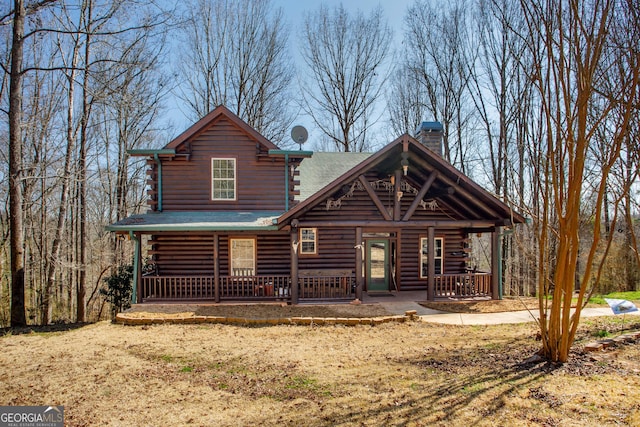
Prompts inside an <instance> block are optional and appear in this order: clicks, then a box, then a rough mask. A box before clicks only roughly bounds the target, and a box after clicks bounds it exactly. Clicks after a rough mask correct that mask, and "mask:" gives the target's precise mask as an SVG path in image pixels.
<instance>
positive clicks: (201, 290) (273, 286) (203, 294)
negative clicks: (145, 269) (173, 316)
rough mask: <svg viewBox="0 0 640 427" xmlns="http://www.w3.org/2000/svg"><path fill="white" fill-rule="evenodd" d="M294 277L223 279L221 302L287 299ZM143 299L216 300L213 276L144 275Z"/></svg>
mask: <svg viewBox="0 0 640 427" xmlns="http://www.w3.org/2000/svg"><path fill="white" fill-rule="evenodd" d="M290 288H291V277H290V276H285V275H271V276H221V277H220V299H278V298H282V299H286V298H289V296H290V295H291V289H290ZM140 293H141V300H142V301H152V300H180V299H187V300H199V299H202V300H212V299H214V298H215V284H214V278H213V276H142V283H141V289H140Z"/></svg>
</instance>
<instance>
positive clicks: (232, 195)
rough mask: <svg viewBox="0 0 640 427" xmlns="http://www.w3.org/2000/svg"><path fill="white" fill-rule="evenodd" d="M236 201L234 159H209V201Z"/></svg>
mask: <svg viewBox="0 0 640 427" xmlns="http://www.w3.org/2000/svg"><path fill="white" fill-rule="evenodd" d="M235 199H236V159H229V158H213V159H211V200H235Z"/></svg>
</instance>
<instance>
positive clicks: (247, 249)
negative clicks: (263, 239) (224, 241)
mask: <svg viewBox="0 0 640 427" xmlns="http://www.w3.org/2000/svg"><path fill="white" fill-rule="evenodd" d="M229 248H230V254H229V260H230V263H231V275H232V276H255V275H256V274H255V273H256V240H255V239H229Z"/></svg>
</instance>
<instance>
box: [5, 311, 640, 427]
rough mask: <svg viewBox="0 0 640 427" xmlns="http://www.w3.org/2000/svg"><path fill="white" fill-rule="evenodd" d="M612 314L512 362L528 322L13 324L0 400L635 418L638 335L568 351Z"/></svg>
mask: <svg viewBox="0 0 640 427" xmlns="http://www.w3.org/2000/svg"><path fill="white" fill-rule="evenodd" d="M356 310H364V309H356ZM620 320H621V319H620V318H614V317H605V318H590V319H584V320H583V326H582V327H581V330H580V333H579V336H578V342H577V344H576V346H575V351H574V353H573V354H572V358H571V361H570V362H569V363H567V364H565V365H562V366H553V365H547V364H544V363H535V364H534V363H529V364H527V363H523V362H524V361H525V360H526V359H527V358H528V357H529V356H531V355H532V354H533V353H534V352H535V350H536V349H537V348H538V346H539V343H538V342H536V341H535V335H536V328H535V325H533V324H523V325H504V326H502V325H500V326H445V325H436V324H429V323H421V322H409V323H390V324H382V325H377V326H351V327H348V326H320V327H318V326H312V327H310V326H269V327H243V326H231V325H157V326H120V325H115V324H112V323H109V322H101V323H97V324H92V325H86V326H79V327H75V328H69V329H68V330H64V329H65V328H61V329H60V330H57V331H56V330H53V331H49V332H42V331H22V332H24V333H20V331H13V332H10V333H6V334H5V335H4V336H2V337H0V348H2V351H1V352H0V405H45V404H46V405H49V404H56V405H64V406H65V421H66V425H68V426H95V425H105V426H107V425H109V426H142V425H175V426H183V425H184V426H187V425H194V426H214V425H215V426H244V425H264V426H383V425H384V426H431V425H442V426H468V425H479V426H485V425H487V426H488V425H517V426H522V425H529V426H592V425H603V426H606V425H640V343H635V344H627V345H620V346H618V347H614V348H611V349H609V350H606V351H603V352H599V353H583V352H582V351H581V349H582V346H583V345H584V344H585V343H587V342H591V341H594V340H595V339H597V338H596V336H597V335H599V336H602V335H607V334H616V333H618V332H619V330H620V328H621V324H620ZM633 322H636V323H633ZM625 327H626V328H627V329H628V328H634V329H640V323H639V322H638V321H637V320H635V319H634V320H629V319H627V320H626V323H625Z"/></svg>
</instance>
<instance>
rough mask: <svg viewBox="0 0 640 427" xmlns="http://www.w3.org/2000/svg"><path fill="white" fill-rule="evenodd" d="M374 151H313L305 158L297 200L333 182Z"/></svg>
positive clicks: (301, 164)
mask: <svg viewBox="0 0 640 427" xmlns="http://www.w3.org/2000/svg"><path fill="white" fill-rule="evenodd" d="M371 154H372V153H313V156H312V157H311V158H308V159H304V160H303V161H302V163H300V166H299V167H298V170H299V171H300V187H299V188H300V195H299V196H297V197H296V200H298V201H303V200H305V199H307V198H308V197H310V196H312V195H313V194H315V193H316V192H317V191H318V190H320V189H321V188H323V187H324V186H326V185H327V184H329V183H331V182H333V181H334V180H335V179H336V178H338V177H339V176H340V175H342V174H344V173H345V172H347V171H349V170H350V169H352V168H353V167H355V166H356V165H357V164H359V163H361V162H362V161H364V160H365V159H366V158H367V157H369V156H371Z"/></svg>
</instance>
